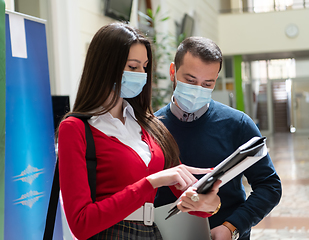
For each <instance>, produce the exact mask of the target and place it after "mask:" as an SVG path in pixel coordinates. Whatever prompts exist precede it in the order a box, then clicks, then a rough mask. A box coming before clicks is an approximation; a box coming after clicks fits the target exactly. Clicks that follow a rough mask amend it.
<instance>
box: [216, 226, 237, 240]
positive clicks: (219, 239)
mask: <svg viewBox="0 0 309 240" xmlns="http://www.w3.org/2000/svg"><path fill="white" fill-rule="evenodd" d="M211 237H212V240H231V239H232V233H231V231H230V229H228V228H227V227H226V226H224V225H220V226H218V227H215V228H213V229H211Z"/></svg>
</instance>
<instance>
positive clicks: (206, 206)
mask: <svg viewBox="0 0 309 240" xmlns="http://www.w3.org/2000/svg"><path fill="white" fill-rule="evenodd" d="M220 183H221V180H217V181H216V182H215V183H214V185H213V187H212V189H211V190H210V192H208V193H207V194H198V198H199V200H198V201H196V202H194V201H192V199H191V197H192V196H193V195H194V194H197V193H196V189H194V188H189V189H188V190H187V191H185V192H184V194H183V195H182V196H181V201H180V202H179V203H178V204H177V207H178V209H179V210H180V211H182V212H190V211H202V212H209V213H212V212H215V211H216V210H217V208H218V206H219V204H220V197H219V196H218V195H217V193H218V191H219V185H220Z"/></svg>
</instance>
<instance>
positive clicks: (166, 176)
mask: <svg viewBox="0 0 309 240" xmlns="http://www.w3.org/2000/svg"><path fill="white" fill-rule="evenodd" d="M209 172H211V169H209V168H195V167H189V166H186V165H183V164H181V165H179V166H177V167H173V168H169V169H165V170H162V171H160V172H157V173H154V174H151V175H149V176H148V177H146V179H147V180H148V181H149V182H150V183H151V185H152V186H153V188H158V187H162V186H173V185H175V187H176V188H177V189H178V190H181V191H185V190H186V189H187V188H188V187H191V186H192V185H193V184H194V183H196V182H197V179H196V178H195V177H194V176H193V175H192V174H206V173H209Z"/></svg>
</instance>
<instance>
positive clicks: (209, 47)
mask: <svg viewBox="0 0 309 240" xmlns="http://www.w3.org/2000/svg"><path fill="white" fill-rule="evenodd" d="M187 52H190V53H191V54H192V56H194V57H198V58H200V59H201V60H202V61H203V62H205V63H213V62H218V63H220V68H219V72H220V70H221V67H222V53H221V50H220V48H219V47H218V46H217V44H215V43H214V41H212V40H211V39H209V38H204V37H189V38H186V39H185V40H183V41H182V42H181V43H180V45H179V46H178V48H177V51H176V55H175V59H174V62H175V65H176V70H178V69H179V67H180V66H181V65H182V64H183V58H184V56H185V54H186V53H187Z"/></svg>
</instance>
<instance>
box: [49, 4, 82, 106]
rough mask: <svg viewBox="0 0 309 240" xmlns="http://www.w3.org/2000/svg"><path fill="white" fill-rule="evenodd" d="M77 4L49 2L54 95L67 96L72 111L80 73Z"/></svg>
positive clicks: (80, 50)
mask: <svg viewBox="0 0 309 240" xmlns="http://www.w3.org/2000/svg"><path fill="white" fill-rule="evenodd" d="M78 3H79V1H78V0H51V1H49V11H50V16H51V17H50V24H51V29H52V30H51V31H52V34H51V35H52V36H51V39H50V40H51V41H52V43H53V51H52V54H53V64H54V73H55V74H54V85H55V89H54V92H53V94H57V95H69V96H70V104H71V108H72V106H73V103H74V101H75V96H76V92H77V87H78V83H79V79H80V75H81V71H82V62H81V59H82V58H81V52H82V49H80V46H81V45H80V30H79V25H80V24H79V20H80V19H79V14H78V13H79V4H78Z"/></svg>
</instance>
